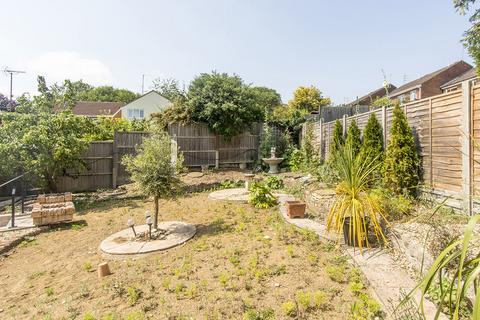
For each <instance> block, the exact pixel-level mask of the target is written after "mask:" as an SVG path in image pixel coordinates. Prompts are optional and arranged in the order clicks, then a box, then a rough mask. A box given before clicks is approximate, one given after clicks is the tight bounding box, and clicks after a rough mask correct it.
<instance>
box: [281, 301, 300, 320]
mask: <svg viewBox="0 0 480 320" xmlns="http://www.w3.org/2000/svg"><path fill="white" fill-rule="evenodd" d="M282 310H283V313H284V314H285V315H286V316H289V317H294V316H296V315H297V305H296V304H295V302H293V301H287V302H284V303H282Z"/></svg>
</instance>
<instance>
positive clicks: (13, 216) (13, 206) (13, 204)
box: [0, 174, 26, 228]
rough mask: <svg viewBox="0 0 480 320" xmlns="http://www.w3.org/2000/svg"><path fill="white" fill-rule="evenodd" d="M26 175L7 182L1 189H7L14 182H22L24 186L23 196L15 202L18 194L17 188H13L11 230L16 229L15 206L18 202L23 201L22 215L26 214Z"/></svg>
mask: <svg viewBox="0 0 480 320" xmlns="http://www.w3.org/2000/svg"><path fill="white" fill-rule="evenodd" d="M24 177H25V174H21V175H19V176H17V177H15V178H13V179H10V180H9V181H7V182H5V183H2V184H1V185H0V188H2V187H5V186H7V185H9V184H10V183H12V182H15V181H18V180H21V179H22V181H21V183H22V186H21V189H22V192H21V195H20V199H18V200H15V196H16V193H17V187H16V186H13V188H12V195H11V197H12V215H11V219H10V221H11V223H10V228H15V204H16V203H17V202H18V201H21V202H22V207H21V210H22V213H24V212H25V196H26V190H25V188H26V185H25V179H24Z"/></svg>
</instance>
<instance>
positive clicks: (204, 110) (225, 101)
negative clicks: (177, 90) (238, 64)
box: [187, 71, 264, 138]
mask: <svg viewBox="0 0 480 320" xmlns="http://www.w3.org/2000/svg"><path fill="white" fill-rule="evenodd" d="M187 106H188V108H189V112H190V114H191V118H192V120H193V121H198V122H202V123H205V124H207V125H208V127H209V128H210V129H211V130H212V131H213V132H214V133H216V134H220V135H223V136H225V137H226V138H231V137H233V136H235V135H237V134H239V133H241V132H243V131H244V130H245V129H246V128H247V127H248V126H249V125H251V124H252V123H254V122H260V121H262V120H263V116H264V112H263V110H262V108H261V107H260V106H259V105H258V103H257V102H256V100H255V95H254V93H253V92H252V90H251V88H250V87H249V86H247V85H246V84H245V83H244V82H243V81H242V79H241V78H240V77H239V76H237V75H233V76H230V75H228V74H227V73H218V72H215V71H214V72H212V73H202V74H200V75H199V76H198V77H196V78H195V79H194V80H193V81H192V83H191V84H190V86H189V90H188V101H187Z"/></svg>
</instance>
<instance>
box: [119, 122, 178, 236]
mask: <svg viewBox="0 0 480 320" xmlns="http://www.w3.org/2000/svg"><path fill="white" fill-rule="evenodd" d="M137 151H138V152H137V155H136V156H132V155H128V156H125V157H124V158H123V160H122V163H123V164H124V165H125V166H126V168H127V171H128V172H130V174H131V177H132V180H133V181H134V182H135V184H136V185H137V187H138V188H139V190H141V191H142V192H143V193H145V194H146V195H147V196H151V197H153V203H154V214H155V215H154V220H153V227H154V228H155V229H157V228H158V205H159V199H162V198H163V199H170V198H174V197H175V196H176V195H177V194H178V193H179V192H180V191H181V186H182V184H181V181H180V177H179V173H180V171H181V170H182V164H183V161H182V159H181V158H178V159H177V161H172V147H171V139H170V137H169V136H168V135H167V134H166V133H164V132H160V131H159V132H156V133H154V134H153V135H152V136H150V137H149V138H145V139H144V140H143V143H142V144H141V145H140V146H139V147H138V150H137Z"/></svg>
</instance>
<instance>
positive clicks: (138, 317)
mask: <svg viewBox="0 0 480 320" xmlns="http://www.w3.org/2000/svg"><path fill="white" fill-rule="evenodd" d="M144 319H145V315H144V314H143V313H142V312H140V311H132V312H130V313H129V314H127V316H126V317H125V320H144Z"/></svg>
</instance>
